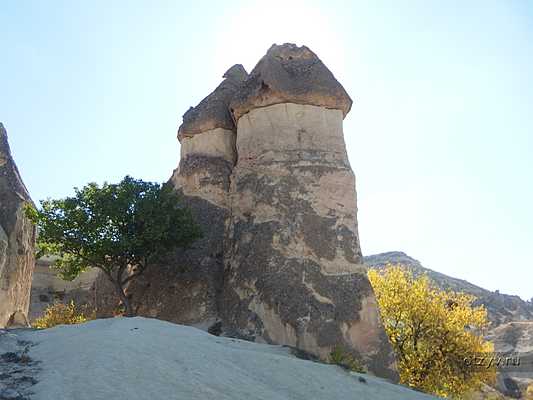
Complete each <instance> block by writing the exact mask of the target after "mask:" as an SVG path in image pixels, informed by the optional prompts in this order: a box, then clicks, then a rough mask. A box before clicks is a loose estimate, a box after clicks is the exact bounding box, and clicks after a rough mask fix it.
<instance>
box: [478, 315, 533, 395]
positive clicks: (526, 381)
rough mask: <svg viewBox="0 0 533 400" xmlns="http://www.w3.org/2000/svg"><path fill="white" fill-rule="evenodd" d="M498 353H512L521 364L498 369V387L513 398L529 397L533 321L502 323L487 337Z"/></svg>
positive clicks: (532, 385)
mask: <svg viewBox="0 0 533 400" xmlns="http://www.w3.org/2000/svg"><path fill="white" fill-rule="evenodd" d="M487 339H488V340H490V341H492V342H493V343H494V350H495V351H496V352H497V354H498V353H500V354H501V353H504V354H511V355H512V356H513V357H517V359H519V360H520V365H515V366H511V367H509V368H503V369H498V374H497V381H496V388H497V389H498V390H499V391H500V392H502V393H503V394H505V395H506V396H510V397H512V398H524V399H528V398H529V397H528V395H527V390H528V387H531V388H533V321H517V322H509V323H506V324H502V325H500V326H498V327H496V328H495V329H493V330H491V332H490V334H489V335H488V337H487Z"/></svg>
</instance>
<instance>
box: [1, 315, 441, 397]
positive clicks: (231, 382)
mask: <svg viewBox="0 0 533 400" xmlns="http://www.w3.org/2000/svg"><path fill="white" fill-rule="evenodd" d="M8 353H9V354H10V355H9V356H5V354H8ZM0 355H2V357H6V358H7V357H9V358H10V359H11V360H13V361H12V362H9V363H0V398H3V397H2V396H3V395H2V392H3V393H4V394H7V395H6V396H4V398H13V399H16V398H18V399H31V400H50V399H54V400H62V399H65V400H66V399H69V400H70V399H76V400H89V399H90V400H104V399H105V400H108V399H115V400H121V399H128V400H135V399H139V400H140V399H142V400H145V399H151V400H158V399H161V400H163V399H164V400H168V399H184V400H185V399H186V400H195V399H198V400H207V399H217V400H224V399H228V400H229V399H231V400H253V399H258V400H259V399H261V400H270V399H272V400H274V399H275V400H282V399H292V400H298V399H301V400H304V399H305V400H309V399H316V400H320V399H327V400H330V399H359V400H367V399H368V400H370V399H372V400H381V399H382V400H396V399H398V400H399V399H413V400H417V399H419V400H422V399H432V398H434V397H432V396H429V395H426V394H423V393H419V392H415V391H412V390H410V389H408V388H406V387H403V386H400V385H394V384H391V383H388V382H386V381H385V380H382V379H379V378H375V377H372V376H367V375H364V374H356V373H351V372H348V371H346V370H344V369H342V368H340V367H338V366H333V365H326V364H321V363H315V362H312V361H306V360H301V359H298V358H296V357H295V356H293V355H292V354H291V353H290V350H289V349H288V348H286V347H282V346H271V345H264V344H257V343H251V342H246V341H241V340H237V339H229V338H221V337H216V336H213V335H209V334H207V333H205V332H203V331H201V330H199V329H196V328H192V327H187V326H181V325H174V324H171V323H168V322H163V321H160V320H155V319H146V318H140V317H137V318H110V319H103V320H96V321H91V322H88V323H86V324H82V325H71V326H59V327H55V328H52V329H47V330H42V331H33V330H18V331H11V332H9V333H6V332H5V331H4V332H3V334H2V332H0ZM22 355H24V356H25V357H26V358H25V359H26V360H27V363H26V364H24V365H22V366H21V367H19V368H18V369H19V370H22V372H19V375H21V376H25V377H26V378H25V379H24V382H22V381H19V383H18V384H15V379H14V378H13V376H12V375H13V374H14V372H13V369H14V368H11V369H10V367H11V366H8V364H17V363H18V364H20V360H19V359H20V357H21V356H22ZM17 360H18V361H17ZM8 385H10V386H9V387H6V386H8ZM19 392H22V393H20V394H19ZM7 396H12V397H7ZM16 396H19V397H16Z"/></svg>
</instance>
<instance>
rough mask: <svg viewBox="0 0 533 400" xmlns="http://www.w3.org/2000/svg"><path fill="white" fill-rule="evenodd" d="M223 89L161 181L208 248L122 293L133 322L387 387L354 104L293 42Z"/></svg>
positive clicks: (194, 123)
mask: <svg viewBox="0 0 533 400" xmlns="http://www.w3.org/2000/svg"><path fill="white" fill-rule="evenodd" d="M224 78H225V79H224V81H223V82H222V83H221V84H220V85H219V86H218V87H217V88H216V89H215V91H214V92H213V93H211V94H210V95H209V96H207V97H206V98H205V99H204V100H202V101H201V102H200V104H198V105H197V106H196V107H194V108H191V109H189V111H187V112H186V113H185V115H184V116H183V124H182V125H181V126H180V128H179V131H178V138H179V140H180V142H181V159H180V163H179V167H178V168H177V170H175V171H174V173H173V175H172V177H171V179H170V183H171V184H172V185H173V186H174V187H175V188H176V190H177V191H178V192H179V193H180V194H181V195H182V196H183V201H184V203H185V204H186V205H187V206H189V207H190V208H191V209H192V211H193V213H194V215H195V217H196V219H197V221H198V222H199V223H200V224H201V225H202V226H203V227H204V234H205V237H204V238H203V239H202V240H201V241H199V242H198V243H196V244H195V246H194V248H193V249H190V250H186V251H180V252H176V253H175V254H171V255H169V256H168V260H167V261H166V262H164V263H162V264H161V265H160V266H158V267H157V268H152V269H151V270H147V275H145V276H144V277H141V278H140V279H139V280H138V281H133V282H132V283H131V285H130V287H129V288H128V293H131V294H133V302H134V304H135V307H136V309H137V311H138V313H139V314H140V315H146V316H151V317H156V318H161V319H167V320H170V321H173V322H178V323H182V324H191V325H196V326H201V327H204V328H206V329H209V330H210V331H211V332H213V333H216V334H221V335H227V336H235V337H240V338H246V339H249V340H255V341H265V342H268V343H278V344H284V345H288V346H292V347H295V348H298V349H300V350H303V351H305V352H308V353H311V354H314V355H317V356H319V357H321V358H323V359H326V358H327V357H328V355H329V353H330V352H331V351H332V350H333V348H334V347H335V346H340V347H342V348H343V349H344V350H345V351H347V352H350V353H352V354H353V355H355V356H357V357H359V358H360V359H361V361H362V362H363V363H365V364H366V365H367V367H368V368H369V370H370V371H371V372H374V373H376V374H378V375H381V376H386V377H392V378H395V377H396V372H395V367H394V360H393V356H392V350H391V347H390V345H389V342H388V339H387V337H386V335H385V332H384V330H383V327H382V325H381V321H380V317H379V313H378V310H377V305H376V301H375V298H374V295H373V292H372V288H371V286H370V284H369V281H368V279H367V277H366V270H365V267H364V266H363V265H362V256H361V250H360V246H359V237H358V231H357V216H356V213H357V202H356V192H355V178H354V174H353V172H352V170H351V168H350V164H349V162H348V157H347V154H346V148H345V143H344V137H343V130H342V124H343V119H344V117H345V116H346V114H347V113H348V112H349V110H350V107H351V105H352V101H351V99H350V97H349V96H348V94H347V93H346V91H345V90H344V88H343V87H342V86H341V85H340V83H339V82H337V80H336V79H335V77H334V76H333V74H332V73H331V72H330V71H329V70H328V69H327V68H326V66H325V65H324V64H323V63H322V62H321V61H320V60H319V58H318V57H317V56H316V55H315V54H314V53H313V52H312V51H310V50H309V49H308V48H307V47H297V46H295V45H291V44H285V45H282V46H277V45H274V46H272V47H271V48H270V49H269V50H268V52H267V54H266V55H265V56H264V57H263V58H262V59H261V60H260V61H259V63H258V64H257V66H256V67H255V68H254V70H253V71H252V72H251V74H250V75H248V74H247V73H246V71H245V70H244V68H243V67H242V66H241V65H235V66H233V67H232V68H230V69H229V70H228V71H227V72H226V74H225V75H224ZM97 299H98V300H99V301H100V297H99V296H97ZM110 312H111V310H110V307H109V304H106V301H102V302H101V304H99V313H100V314H102V313H104V314H105V313H108V314H109V313H110Z"/></svg>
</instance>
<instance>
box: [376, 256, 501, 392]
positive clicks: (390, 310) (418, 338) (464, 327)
mask: <svg viewBox="0 0 533 400" xmlns="http://www.w3.org/2000/svg"><path fill="white" fill-rule="evenodd" d="M368 276H369V279H370V282H371V283H372V286H373V288H374V292H375V294H376V298H377V301H378V304H379V309H380V313H381V317H382V320H383V323H384V326H385V330H386V332H387V334H388V336H389V339H390V341H391V344H392V346H393V349H394V351H395V353H396V356H397V361H398V369H399V373H400V382H401V383H403V384H405V385H408V386H411V387H413V388H416V389H418V390H422V391H424V392H427V393H433V394H435V395H438V396H443V397H455V398H460V397H461V396H462V395H464V394H465V393H468V392H471V391H474V390H477V389H478V388H480V386H481V385H482V384H483V383H484V382H485V383H490V382H493V380H494V378H495V369H494V368H491V367H472V363H471V362H470V361H472V360H474V359H475V357H478V358H479V356H480V354H487V353H492V352H493V345H492V343H490V342H488V341H485V340H484V339H483V336H482V334H483V333H484V332H485V329H486V328H487V327H488V320H487V313H486V310H485V309H484V308H483V307H482V306H480V307H472V302H473V301H474V300H475V298H474V296H471V295H466V294H462V293H455V292H453V291H444V290H440V289H438V288H437V287H436V286H435V285H434V284H433V283H432V282H431V281H430V280H429V278H428V277H427V276H421V277H418V278H415V277H413V275H412V274H411V272H410V271H408V270H406V269H404V268H402V267H401V266H393V265H389V266H388V267H387V268H386V269H385V270H384V271H383V272H379V271H377V270H370V271H369V273H368Z"/></svg>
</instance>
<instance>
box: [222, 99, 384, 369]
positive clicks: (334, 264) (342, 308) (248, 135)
mask: <svg viewBox="0 0 533 400" xmlns="http://www.w3.org/2000/svg"><path fill="white" fill-rule="evenodd" d="M342 121H343V112H342V110H337V109H328V108H325V107H320V106H314V105H301V104H294V103H283V104H274V105H271V106H266V107H259V108H255V109H252V110H250V111H249V112H248V113H246V114H244V115H243V116H242V117H241V118H240V119H239V120H238V122H237V153H238V162H237V165H236V166H235V168H234V169H233V174H232V187H231V204H232V209H231V210H232V213H231V221H230V224H229V225H230V229H229V233H228V239H227V240H228V243H229V244H230V246H229V247H228V249H227V255H226V258H227V270H226V279H225V292H224V293H225V297H224V305H223V312H224V314H223V315H224V318H223V320H224V321H225V323H226V324H227V329H228V331H230V332H231V331H235V332H236V333H237V334H239V335H241V336H244V337H249V338H252V339H255V340H265V341H267V342H270V343H282V344H286V345H290V346H294V347H297V348H299V349H302V350H304V351H307V352H310V353H313V354H317V355H319V356H320V357H321V358H323V359H327V357H328V355H329V353H330V352H331V351H332V350H333V348H334V346H341V347H343V348H344V349H346V350H347V351H350V352H353V353H355V354H356V355H357V356H358V357H360V358H361V359H362V360H364V361H365V362H366V364H367V365H368V367H369V369H370V370H371V371H373V372H374V373H377V374H379V375H382V376H389V377H392V376H394V374H395V373H394V367H393V357H392V351H391V348H390V345H389V342H388V339H387V337H386V335H385V333H384V330H383V327H382V325H381V321H380V317H379V314H378V310H377V306H376V301H375V298H374V294H373V291H372V288H371V286H370V283H369V281H368V279H367V277H366V269H365V267H364V266H363V265H362V256H361V250H360V246H359V237H358V231H357V216H356V212H357V205H356V194H355V178H354V174H353V172H352V170H351V168H350V165H349V162H348V157H347V154H346V149H345V144H344V138H343V131H342Z"/></svg>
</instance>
